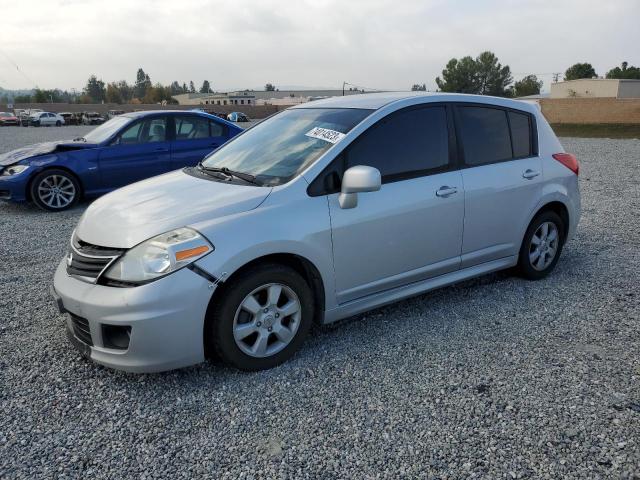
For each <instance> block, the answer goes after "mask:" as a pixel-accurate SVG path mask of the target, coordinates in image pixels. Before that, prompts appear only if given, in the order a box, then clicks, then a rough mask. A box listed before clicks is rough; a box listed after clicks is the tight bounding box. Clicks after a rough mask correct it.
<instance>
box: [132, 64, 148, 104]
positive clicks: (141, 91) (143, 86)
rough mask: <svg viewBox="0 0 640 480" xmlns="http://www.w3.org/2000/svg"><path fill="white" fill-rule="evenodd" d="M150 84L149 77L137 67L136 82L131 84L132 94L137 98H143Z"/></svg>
mask: <svg viewBox="0 0 640 480" xmlns="http://www.w3.org/2000/svg"><path fill="white" fill-rule="evenodd" d="M151 86H152V85H151V78H149V75H147V74H146V73H144V70H143V69H141V68H139V69H138V72H137V73H136V83H135V85H134V86H133V96H134V97H135V98H138V99H142V98H144V96H145V95H146V94H147V90H149V89H150V88H151Z"/></svg>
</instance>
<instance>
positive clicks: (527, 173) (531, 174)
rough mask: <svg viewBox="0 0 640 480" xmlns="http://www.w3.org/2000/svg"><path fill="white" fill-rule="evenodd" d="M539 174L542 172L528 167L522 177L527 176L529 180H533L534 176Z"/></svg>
mask: <svg viewBox="0 0 640 480" xmlns="http://www.w3.org/2000/svg"><path fill="white" fill-rule="evenodd" d="M538 175H540V172H536V171H535V170H531V169H530V168H528V169H527V170H525V171H524V173H523V174H522V178H526V179H527V180H531V179H532V178H536V177H537V176H538Z"/></svg>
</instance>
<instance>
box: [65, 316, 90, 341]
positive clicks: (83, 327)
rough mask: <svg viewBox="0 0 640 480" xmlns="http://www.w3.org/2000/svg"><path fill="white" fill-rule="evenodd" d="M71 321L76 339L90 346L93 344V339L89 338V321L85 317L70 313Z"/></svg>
mask: <svg viewBox="0 0 640 480" xmlns="http://www.w3.org/2000/svg"><path fill="white" fill-rule="evenodd" d="M69 316H70V317H71V323H72V324H73V333H74V334H75V336H76V337H78V340H80V341H81V342H82V343H86V344H87V345H89V346H90V347H92V346H93V340H91V330H90V329H89V322H88V321H87V319H86V318H82V317H79V316H77V315H74V314H73V313H70V314H69Z"/></svg>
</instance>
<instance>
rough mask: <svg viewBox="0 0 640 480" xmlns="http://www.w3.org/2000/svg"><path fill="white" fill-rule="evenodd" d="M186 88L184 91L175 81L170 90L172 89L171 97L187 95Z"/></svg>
mask: <svg viewBox="0 0 640 480" xmlns="http://www.w3.org/2000/svg"><path fill="white" fill-rule="evenodd" d="M186 87H187V86H186V85H185V86H184V89H183V87H181V86H180V84H179V83H178V82H177V81H173V82H172V83H171V86H170V87H169V88H170V89H171V95H180V94H181V93H186V89H187V88H186Z"/></svg>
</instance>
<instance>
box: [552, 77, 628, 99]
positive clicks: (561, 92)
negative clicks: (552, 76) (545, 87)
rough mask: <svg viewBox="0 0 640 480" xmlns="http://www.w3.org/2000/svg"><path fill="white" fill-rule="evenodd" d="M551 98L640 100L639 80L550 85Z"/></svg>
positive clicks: (581, 81) (595, 79)
mask: <svg viewBox="0 0 640 480" xmlns="http://www.w3.org/2000/svg"><path fill="white" fill-rule="evenodd" d="M550 97H551V98H640V80H617V79H615V80H614V79H608V78H583V79H580V80H569V81H566V82H558V83H552V84H551V95H550Z"/></svg>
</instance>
